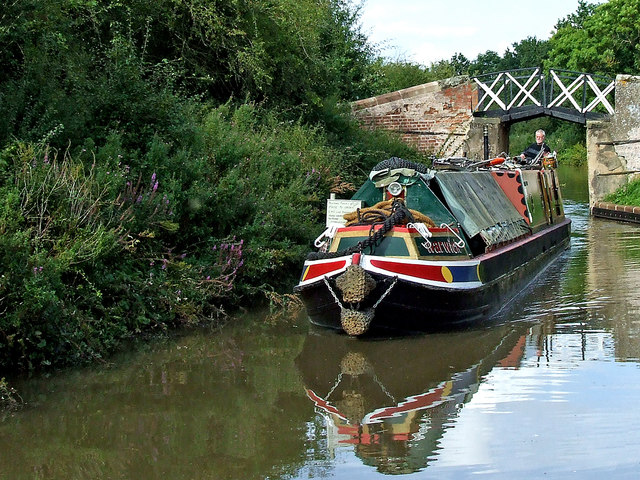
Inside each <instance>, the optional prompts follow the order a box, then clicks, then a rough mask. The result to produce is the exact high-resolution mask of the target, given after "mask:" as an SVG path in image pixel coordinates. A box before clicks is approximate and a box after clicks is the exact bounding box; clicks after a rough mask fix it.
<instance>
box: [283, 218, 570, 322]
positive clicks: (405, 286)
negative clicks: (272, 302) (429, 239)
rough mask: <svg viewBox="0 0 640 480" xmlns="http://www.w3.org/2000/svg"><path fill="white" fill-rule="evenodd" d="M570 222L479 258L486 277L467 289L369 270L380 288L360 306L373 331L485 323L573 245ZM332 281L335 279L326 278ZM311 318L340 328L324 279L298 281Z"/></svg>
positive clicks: (483, 275)
mask: <svg viewBox="0 0 640 480" xmlns="http://www.w3.org/2000/svg"><path fill="white" fill-rule="evenodd" d="M570 224H571V222H570V220H568V219H566V220H564V221H563V222H561V223H559V224H557V225H553V226H551V227H548V228H547V229H546V230H544V231H542V232H539V233H538V234H536V235H533V236H531V237H528V238H526V239H523V240H520V241H518V242H515V243H513V244H510V245H507V246H505V247H502V248H499V249H496V250H494V251H493V252H490V253H487V254H483V255H481V256H479V257H477V260H478V261H479V268H481V269H482V278H483V281H482V283H481V284H480V285H477V286H473V287H469V288H448V287H446V286H434V285H425V284H423V283H418V282H413V281H411V280H408V279H406V278H397V280H396V284H395V285H394V286H393V287H392V288H390V285H391V283H392V279H393V277H391V276H389V275H384V274H380V273H379V272H378V273H377V272H368V273H369V274H370V275H372V276H373V278H374V279H375V280H376V283H377V286H376V290H374V291H373V292H372V294H371V295H369V297H368V298H369V299H368V300H367V301H365V302H363V304H362V305H360V308H361V309H366V308H370V307H373V306H374V305H375V304H374V302H376V301H377V300H378V299H380V298H381V297H382V296H383V295H384V293H385V292H387V290H389V288H390V290H389V291H388V293H387V295H386V296H384V298H383V299H382V301H380V302H379V304H377V305H375V316H374V318H373V320H372V322H371V326H370V331H372V332H375V331H376V330H378V329H394V330H400V331H435V330H441V329H443V328H447V327H451V326H455V325H461V324H469V323H474V322H481V321H484V320H486V319H488V318H489V317H491V316H492V315H494V314H496V313H497V312H498V311H499V310H501V309H502V308H503V307H504V306H505V305H507V304H508V303H509V302H510V300H511V299H513V298H514V297H515V296H517V295H518V294H520V293H521V292H522V291H523V289H524V288H525V287H526V286H527V285H528V284H529V283H530V282H531V281H532V280H533V278H534V277H535V276H536V275H537V274H538V273H540V272H541V271H542V270H543V269H544V268H545V267H546V266H547V265H548V264H549V263H550V262H551V261H552V260H553V259H554V258H555V257H556V256H557V255H558V254H559V253H560V252H562V251H563V250H565V249H566V248H568V247H569V239H570ZM328 281H329V284H330V285H331V277H328ZM295 290H296V291H297V292H298V293H299V294H300V295H301V297H302V299H303V301H304V303H305V305H306V308H307V313H308V316H309V319H310V321H311V322H312V323H314V324H316V325H320V326H324V327H330V328H335V329H342V325H341V319H340V312H341V309H340V305H339V304H338V302H337V301H336V298H335V297H334V294H332V292H331V291H330V290H329V288H327V285H326V283H325V282H324V280H323V281H318V282H315V283H313V284H310V285H298V286H297V287H296V289H295Z"/></svg>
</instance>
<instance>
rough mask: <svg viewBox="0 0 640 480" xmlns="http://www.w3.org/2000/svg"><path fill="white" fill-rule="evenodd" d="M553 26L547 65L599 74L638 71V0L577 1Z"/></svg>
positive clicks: (639, 43)
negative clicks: (569, 11) (594, 3)
mask: <svg viewBox="0 0 640 480" xmlns="http://www.w3.org/2000/svg"><path fill="white" fill-rule="evenodd" d="M556 28H557V32H556V33H555V35H553V36H552V38H551V40H550V52H549V59H548V61H547V65H548V66H556V67H561V68H566V69H569V70H578V71H587V72H591V73H601V74H615V73H629V74H635V73H638V72H640V0H610V1H609V2H607V3H603V4H600V5H590V4H587V3H586V2H584V1H581V2H580V4H579V6H578V10H577V11H576V13H575V14H571V15H569V16H568V17H567V18H565V19H563V20H561V21H559V22H558V24H557V26H556Z"/></svg>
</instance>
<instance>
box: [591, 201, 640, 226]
mask: <svg viewBox="0 0 640 480" xmlns="http://www.w3.org/2000/svg"><path fill="white" fill-rule="evenodd" d="M591 214H592V215H593V216H594V217H601V218H610V219H612V220H622V221H625V222H634V223H640V207H633V206H631V205H617V204H615V203H608V202H595V203H594V204H593V206H592V207H591Z"/></svg>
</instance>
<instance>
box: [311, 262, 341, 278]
mask: <svg viewBox="0 0 640 480" xmlns="http://www.w3.org/2000/svg"><path fill="white" fill-rule="evenodd" d="M346 264H347V261H346V260H339V261H337V262H326V263H312V264H311V265H309V266H308V267H307V271H306V272H304V278H303V279H302V280H303V281H304V280H309V279H311V278H316V277H320V276H322V275H324V274H326V273H329V272H333V271H334V270H340V269H341V268H342V267H344V266H345V265H346Z"/></svg>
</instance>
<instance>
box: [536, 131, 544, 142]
mask: <svg viewBox="0 0 640 480" xmlns="http://www.w3.org/2000/svg"><path fill="white" fill-rule="evenodd" d="M542 142H544V133H536V143H537V144H541V143H542Z"/></svg>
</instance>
